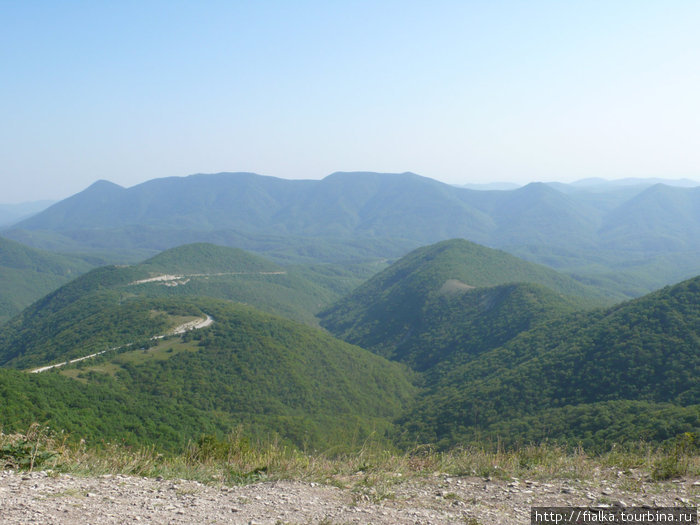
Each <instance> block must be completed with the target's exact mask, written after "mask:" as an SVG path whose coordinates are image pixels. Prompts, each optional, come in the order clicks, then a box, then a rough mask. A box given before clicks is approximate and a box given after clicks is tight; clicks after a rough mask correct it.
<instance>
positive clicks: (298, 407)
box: [0, 298, 415, 449]
mask: <svg viewBox="0 0 700 525" xmlns="http://www.w3.org/2000/svg"><path fill="white" fill-rule="evenodd" d="M130 306H131V310H132V311H134V312H135V313H138V314H141V315H143V314H144V313H145V314H146V316H148V313H149V312H151V311H153V310H154V309H157V310H158V312H159V315H158V318H157V319H154V320H152V321H151V322H150V324H149V322H148V317H146V319H145V321H144V319H142V323H141V324H142V325H143V324H149V326H148V327H147V328H150V329H153V328H163V327H166V326H167V325H168V320H169V318H168V316H172V315H174V316H176V317H179V316H183V315H187V314H189V315H193V314H195V315H196V314H198V313H199V314H200V315H201V312H207V313H208V314H209V315H211V316H212V317H213V318H214V319H215V322H214V324H212V325H211V326H210V327H208V328H205V329H201V330H198V331H195V332H190V333H188V334H187V335H186V336H182V337H180V336H178V337H173V338H170V339H165V340H162V341H160V342H151V343H150V344H148V341H145V343H146V346H145V347H144V348H139V346H132V347H125V348H122V349H121V350H118V351H114V352H112V353H109V354H104V355H103V356H100V357H99V358H95V359H91V360H89V361H83V362H81V363H80V364H79V366H78V368H76V366H73V367H72V368H70V367H68V368H66V367H64V368H60V369H54V370H51V371H48V372H43V373H41V374H27V373H20V372H17V371H14V370H6V369H0V398H2V400H3V403H1V404H0V420H1V421H2V422H3V429H4V430H5V431H16V430H21V429H23V428H26V426H27V425H28V424H29V423H32V422H35V421H36V422H40V423H42V424H49V425H50V426H51V427H52V428H61V429H66V430H67V431H69V432H74V433H76V434H77V435H79V436H85V437H88V438H89V439H92V440H93V441H100V440H115V439H118V440H122V439H123V440H126V441H127V443H130V444H134V445H144V444H148V443H158V444H159V445H161V446H165V447H170V448H181V447H183V446H184V445H185V444H186V443H187V442H188V440H194V439H197V438H198V437H200V436H201V435H202V433H214V432H216V433H220V434H225V433H227V432H230V431H232V430H234V429H236V428H238V427H240V428H242V429H243V430H244V434H245V435H246V436H249V437H252V436H257V437H261V438H270V437H271V436H275V435H277V436H280V438H281V439H283V440H284V441H285V442H288V443H293V444H294V445H296V446H298V447H304V446H307V447H314V448H326V447H329V446H334V447H344V448H346V449H351V448H353V447H357V446H359V445H360V444H361V443H362V441H363V440H364V439H366V438H367V437H368V436H369V435H371V434H373V433H375V432H376V434H375V436H384V435H385V433H389V432H390V431H391V428H392V421H393V420H395V419H396V418H397V417H398V416H399V415H400V414H401V413H403V411H405V409H406V408H407V407H408V404H409V403H410V402H411V401H412V400H413V398H414V396H415V388H414V387H413V386H412V385H411V383H410V381H409V379H408V377H409V375H408V374H407V372H406V370H405V369H403V368H402V367H400V366H399V365H398V364H396V363H390V362H388V361H386V360H384V359H382V358H380V357H378V356H375V355H372V354H371V353H369V352H367V351H366V350H363V349H361V348H357V347H353V346H351V345H348V344H346V343H343V342H341V341H338V340H336V339H333V338H332V337H330V336H329V335H328V334H326V333H324V332H322V331H321V330H318V329H315V328H311V327H307V326H303V325H301V324H298V323H295V322H293V321H289V320H286V319H282V318H279V317H274V316H271V315H268V314H264V313H262V312H259V311H256V310H254V309H252V308H250V307H246V306H243V305H236V304H233V303H230V302H226V301H220V300H213V299H183V298H179V299H178V300H177V301H174V300H172V299H171V300H162V301H156V300H143V299H135V300H133V301H132V304H131V305H130ZM122 313H123V312H122ZM157 322H160V323H162V326H161V327H157V326H155V323H157ZM98 324H99V326H98ZM136 326H139V327H140V326H141V325H139V324H138V323H136V322H135V321H133V320H132V319H127V320H126V322H125V320H124V318H123V317H122V316H120V315H111V316H109V315H100V317H99V319H96V320H94V321H93V322H92V324H91V326H90V328H91V329H92V328H94V329H95V330H94V331H95V333H97V332H98V331H99V332H101V333H103V332H104V333H107V334H115V333H116V334H119V333H120V330H123V329H128V330H129V331H130V333H131V335H132V337H137V336H139V335H140V334H139V333H135V332H133V331H132V330H133V328H134V327H136ZM77 333H80V330H78V331H77ZM55 337H56V338H59V337H60V334H56V336H55ZM65 342H66V341H65V340H63V341H58V340H56V339H53V340H52V339H51V338H48V339H47V341H46V344H48V345H49V346H51V345H53V346H54V347H55V346H57V345H59V344H62V343H65ZM142 343H144V341H143V339H142V340H141V341H140V342H139V344H142ZM153 345H155V346H153ZM81 383H82V384H81ZM353 436H354V438H353ZM353 439H356V440H357V441H352V440H353Z"/></svg>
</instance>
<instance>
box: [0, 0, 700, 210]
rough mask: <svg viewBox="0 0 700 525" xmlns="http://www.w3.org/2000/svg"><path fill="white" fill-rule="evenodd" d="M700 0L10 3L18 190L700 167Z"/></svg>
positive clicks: (9, 72) (12, 137)
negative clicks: (192, 180)
mask: <svg viewBox="0 0 700 525" xmlns="http://www.w3.org/2000/svg"><path fill="white" fill-rule="evenodd" d="M698 28H700V2H698V1H697V0H689V1H685V2H683V1H673V0H665V1H658V0H648V1H645V0H635V1H629V2H624V1H615V0H601V1H596V0H586V1H582V2H573V1H561V0H557V1H552V2H541V1H534V0H530V1H526V0H521V1H498V0H493V1H492V0H483V1H468V0H460V1H454V2H444V1H431V2H425V1H422V2H411V1H407V0H401V1H396V2H388V1H387V2H382V1H366V2H363V1H350V0H348V1H342V2H341V1H328V0H325V1H318V2H303V1H298V0H295V1H291V0H288V1H285V2H281V1H280V2H272V1H252V0H251V1H250V2H243V1H238V2H235V1H221V2H215V1H201V2H196V1H187V2H178V1H163V2H160V1H148V0H138V1H127V0H119V1H117V2H106V1H99V0H93V1H86V2H75V1H70V0H60V1H58V0H54V1H45V2H41V1H32V0H0V74H1V76H0V122H1V124H0V176H1V177H2V186H1V189H0V202H19V201H28V200H36V199H45V198H53V199H57V198H63V197H66V196H68V195H70V194H72V193H75V192H77V191H80V190H82V189H83V188H85V187H86V186H88V185H89V184H91V183H92V182H93V181H95V180H97V179H108V180H111V181H113V182H116V183H118V184H121V185H124V186H131V185H134V184H137V183H139V182H143V181H145V180H148V179H151V178H156V177H165V176H183V175H188V174H191V173H209V172H218V171H253V172H256V173H260V174H264V175H274V176H278V177H284V178H314V179H315V178H321V177H323V176H325V175H327V174H329V173H331V172H334V171H350V170H365V171H391V172H403V171H413V172H416V173H419V174H421V175H425V176H428V177H432V178H435V179H439V180H443V181H445V182H450V183H460V184H461V183H468V182H488V181H503V180H507V181H515V182H523V183H524V182H528V181H532V180H545V181H547V180H561V181H572V180H575V179H579V178H584V177H592V176H597V177H605V178H621V177H652V176H662V177H668V178H679V177H689V178H694V179H700V30H699V29H698Z"/></svg>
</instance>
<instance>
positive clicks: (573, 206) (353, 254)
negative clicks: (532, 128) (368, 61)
mask: <svg viewBox="0 0 700 525" xmlns="http://www.w3.org/2000/svg"><path fill="white" fill-rule="evenodd" d="M644 188H645V185H644V184H641V185H638V186H633V187H627V186H624V187H620V186H615V185H613V186H610V187H607V186H606V187H595V186H594V187H590V188H589V187H588V186H581V188H578V187H577V186H571V185H568V186H567V185H552V184H550V185H547V184H541V183H533V184H529V185H527V186H525V187H522V188H517V189H514V190H505V191H477V190H470V189H466V188H458V187H455V186H450V185H447V184H443V183H441V182H438V181H436V180H432V179H429V178H426V177H421V176H418V175H415V174H412V173H402V174H392V173H365V172H359V173H343V172H340V173H334V174H332V175H329V176H328V177H326V178H324V179H322V180H318V181H316V180H284V179H278V178H275V177H263V176H260V175H255V174H252V173H218V174H212V175H202V174H199V175H192V176H189V177H169V178H164V179H154V180H150V181H147V182H144V183H142V184H139V185H137V186H133V187H131V188H122V187H120V186H117V185H115V184H112V183H109V182H106V181H99V182H97V183H95V184H93V185H92V186H90V187H89V188H87V189H86V190H84V191H83V192H81V193H79V194H76V195H74V196H72V197H70V198H69V199H66V200H64V201H62V202H59V203H56V204H54V205H53V206H51V207H50V208H49V209H47V210H45V211H43V212H41V213H39V214H37V215H36V216H34V217H31V218H29V219H27V220H25V221H22V222H20V223H18V224H16V225H15V226H13V228H12V229H11V230H8V231H5V233H4V235H5V236H7V237H11V238H12V239H15V240H18V241H20V242H23V243H25V244H29V245H31V246H37V247H41V248H45V249H52V250H57V251H64V252H65V251H71V252H84V251H89V252H91V253H99V254H101V255H105V254H107V255H109V256H110V257H111V258H112V259H111V260H112V261H114V262H120V263H123V262H133V261H135V260H141V259H143V258H144V257H145V256H148V255H153V254H154V253H155V252H157V251H161V250H165V249H168V248H171V247H174V246H178V245H181V244H186V243H193V242H211V243H215V244H222V245H228V246H238V247H241V248H244V249H247V250H253V251H256V252H258V253H264V254H266V255H268V256H270V257H274V258H275V259H276V260H285V261H290V260H292V261H315V262H319V261H323V262H340V261H346V260H355V261H356V260H358V259H360V258H374V259H376V258H387V257H389V258H393V257H399V256H401V255H403V254H405V253H406V252H407V251H409V250H411V249H414V248H416V247H418V246H421V245H425V244H429V243H434V242H437V241H441V240H445V239H449V238H455V237H461V238H466V239H469V240H471V241H473V242H478V243H481V244H485V245H488V246H493V247H498V248H501V249H505V250H507V251H509V252H511V253H514V254H516V255H518V256H522V257H525V258H527V259H528V260H532V261H535V262H538V263H542V264H547V265H549V266H552V267H554V268H557V269H559V270H561V271H568V272H576V274H577V275H581V276H582V278H584V279H585V278H593V279H595V282H599V283H601V284H604V285H605V286H608V287H610V292H611V296H614V297H615V298H617V299H625V298H629V297H630V294H639V293H643V292H646V291H650V290H652V289H655V288H658V287H659V286H663V285H664V284H668V283H670V282H676V281H678V280H680V279H683V278H687V277H690V276H691V275H695V274H697V273H698V272H700V264H699V263H698V262H697V260H698V259H697V253H698V251H700V245H698V243H697V241H696V239H697V238H700V235H697V233H698V232H699V231H700V216H699V214H698V206H699V205H698V201H697V196H698V188H667V189H666V190H663V191H661V190H660V189H659V186H654V187H650V188H649V187H647V188H646V190H645V189H644ZM642 190H644V191H642ZM669 250H672V253H673V254H674V257H672V258H671V260H670V261H669V262H668V263H666V264H665V266H666V271H665V272H663V274H658V273H657V272H655V271H654V264H656V260H655V258H658V257H663V256H667V255H668V254H669ZM630 260H632V261H635V262H636V266H635V268H634V269H633V270H632V271H631V272H629V273H628V269H627V268H626V266H625V263H626V262H627V261H630ZM647 263H649V264H647ZM614 273H617V274H622V276H621V277H620V278H619V281H618V280H616V279H614V278H611V275H612V274H614ZM589 282H592V281H589ZM630 282H636V283H638V285H637V286H636V287H635V286H630V284H629V283H630Z"/></svg>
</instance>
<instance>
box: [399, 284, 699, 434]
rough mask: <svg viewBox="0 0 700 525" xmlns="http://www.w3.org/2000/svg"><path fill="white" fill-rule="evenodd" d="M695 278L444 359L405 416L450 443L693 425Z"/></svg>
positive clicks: (669, 430)
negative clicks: (471, 354)
mask: <svg viewBox="0 0 700 525" xmlns="http://www.w3.org/2000/svg"><path fill="white" fill-rule="evenodd" d="M699 297H700V278H695V279H691V280H689V281H685V282H683V283H681V284H678V285H676V286H674V287H669V288H665V289H663V290H660V291H658V292H656V293H654V294H650V295H648V296H645V297H643V298H641V299H638V300H634V301H631V302H628V303H623V304H621V305H619V306H616V307H613V308H610V309H607V310H599V311H595V312H591V313H579V314H574V315H572V316H569V317H565V318H560V319H555V320H552V321H549V322H547V323H544V324H542V325H539V326H537V327H535V328H533V329H532V330H530V331H528V332H524V333H522V334H520V335H519V336H517V337H516V338H514V339H513V340H511V341H509V342H508V343H506V344H505V345H503V346H502V347H499V348H495V349H493V350H490V351H487V352H484V353H482V354H480V355H479V356H477V357H475V358H474V359H472V360H470V361H468V362H467V363H465V364H463V365H461V366H460V365H457V366H454V363H449V366H446V367H445V373H444V374H442V375H440V376H439V377H437V378H436V379H435V381H434V382H433V384H431V385H430V390H429V393H428V394H427V395H426V396H424V397H422V398H421V400H420V402H419V403H418V404H417V406H416V408H415V410H414V411H413V412H411V413H410V414H407V415H406V416H404V418H403V419H402V422H403V423H405V424H406V425H407V427H408V428H410V430H411V432H412V434H413V435H414V436H418V439H419V440H420V441H426V442H440V444H441V445H443V446H450V445H453V444H455V443H458V442H463V441H464V440H467V441H469V440H474V439H482V438H483V437H488V436H491V437H493V436H499V437H503V438H504V439H506V440H507V441H509V442H517V441H525V442H527V441H528V440H541V439H553V440H557V439H560V440H564V441H568V442H575V441H577V442H583V443H584V444H585V445H586V446H589V447H593V446H596V447H604V446H610V445H612V444H613V443H615V442H622V441H628V440H635V439H649V440H655V441H664V440H667V439H670V438H673V437H674V436H675V435H677V434H679V433H683V432H697V431H698V428H700V376H699V375H698V373H697V372H698V370H699V369H700V354H698V327H700V301H699V300H698V298H699Z"/></svg>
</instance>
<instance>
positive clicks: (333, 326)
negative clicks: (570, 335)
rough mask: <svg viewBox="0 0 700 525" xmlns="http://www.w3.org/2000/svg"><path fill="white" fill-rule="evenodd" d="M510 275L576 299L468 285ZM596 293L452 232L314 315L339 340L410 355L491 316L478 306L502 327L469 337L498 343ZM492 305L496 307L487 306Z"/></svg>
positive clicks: (509, 279)
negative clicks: (455, 236) (451, 236)
mask: <svg viewBox="0 0 700 525" xmlns="http://www.w3.org/2000/svg"><path fill="white" fill-rule="evenodd" d="M514 282H520V283H537V284H540V285H543V286H547V287H549V288H551V290H554V291H556V292H559V294H567V295H570V296H577V297H578V299H577V300H574V299H573V297H571V298H564V297H557V295H556V294H554V293H552V292H549V291H547V290H544V289H542V288H539V289H536V288H535V287H532V286H531V287H529V288H528V289H527V290H525V289H522V288H521V289H519V290H516V289H514V288H513V287H510V288H508V287H504V288H499V289H496V288H493V289H491V290H490V291H483V290H481V291H471V290H470V289H471V288H476V287H479V288H483V287H494V286H497V285H503V284H506V283H514ZM601 300H602V299H601V298H600V297H599V296H597V294H596V291H595V290H592V289H588V288H586V287H585V286H583V285H581V284H580V283H578V282H576V281H575V280H573V279H571V278H570V277H567V276H564V275H562V274H559V273H557V272H555V271H554V270H551V269H549V268H545V267H544V266H539V265H536V264H533V263H528V262H526V261H523V260H521V259H517V258H515V257H513V256H511V255H508V254H506V253H504V252H501V251H499V250H493V249H490V248H486V247H483V246H479V245H477V244H474V243H470V242H468V241H465V240H461V239H454V240H450V241H443V242H440V243H437V244H434V245H431V246H426V247H424V248H419V249H418V250H414V251H413V252H411V253H409V254H408V255H406V256H405V257H403V258H402V259H400V260H399V261H398V262H396V263H394V264H393V265H391V266H390V267H389V268H387V269H386V270H384V271H382V272H381V273H379V274H377V275H375V276H374V277H372V278H371V279H369V280H368V281H367V282H366V283H364V284H363V285H362V286H360V287H358V288H357V289H356V290H355V291H354V292H352V293H351V294H350V295H348V296H346V297H345V298H343V299H342V300H341V301H339V302H337V303H335V304H334V305H332V306H331V307H329V308H327V309H326V310H324V311H322V312H321V313H320V314H319V317H320V319H321V325H322V326H323V327H325V328H327V329H328V330H329V331H331V332H332V333H333V334H335V335H336V336H337V337H340V338H341V339H343V340H346V341H348V342H351V343H353V344H358V345H360V346H362V347H364V348H368V349H371V350H372V351H374V352H377V353H379V354H381V355H384V356H406V357H407V359H409V360H410V359H414V358H415V356H414V357H408V354H414V353H416V352H421V353H422V352H425V350H421V348H420V347H418V346H417V345H421V346H422V347H423V348H424V347H425V344H426V343H428V342H429V343H430V344H429V346H431V347H432V345H433V342H434V341H433V339H440V341H435V343H436V344H435V346H434V347H432V348H430V349H429V350H428V352H429V353H435V352H438V353H439V352H443V350H441V348H445V347H447V348H448V349H449V347H451V346H454V345H455V344H458V341H457V339H464V338H465V337H468V336H467V335H466V332H465V331H464V330H462V329H465V330H466V329H467V328H474V327H475V325H476V324H479V323H482V321H483V323H488V322H490V321H488V320H487V319H486V318H484V317H483V316H482V314H484V313H486V314H487V318H488V317H489V316H493V317H499V314H500V315H501V319H500V320H499V321H497V323H498V324H500V325H501V328H498V330H499V331H501V332H502V334H500V335H498V334H492V335H486V334H485V333H484V330H485V331H488V332H492V331H493V329H492V328H491V327H485V328H484V329H483V330H481V331H482V333H481V334H480V335H479V334H477V335H476V336H475V338H474V344H477V343H478V342H479V340H480V339H484V338H490V339H492V343H495V342H496V341H501V342H502V341H504V339H503V338H504V337H505V338H508V337H512V336H513V335H514V334H515V333H517V332H518V331H522V330H524V329H527V328H529V326H530V324H531V323H533V322H534V321H535V320H537V319H538V318H542V319H544V318H548V317H552V316H553V315H556V314H557V313H558V312H560V313H563V312H568V311H571V310H572V309H573V308H574V307H575V306H576V305H578V306H579V307H585V306H587V305H589V306H590V305H592V304H596V303H597V304H600V301H601ZM494 307H495V308H496V312H491V313H488V311H489V310H491V309H492V308H494ZM465 309H466V311H465ZM513 314H515V315H516V316H517V317H519V320H518V321H517V322H515V323H512V322H511V321H510V317H512V315H513ZM480 319H481V320H480ZM506 324H508V326H505V325H506ZM431 334H432V335H431ZM426 337H427V338H429V339H430V340H429V341H427V340H426ZM421 359H422V358H421ZM424 366H426V365H425V364H424V365H420V366H419V368H420V367H424Z"/></svg>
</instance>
